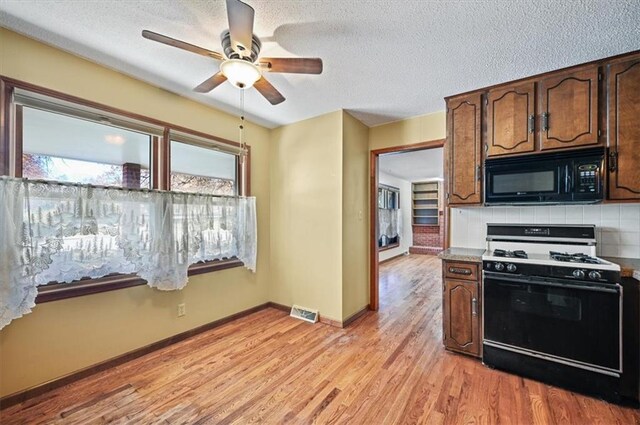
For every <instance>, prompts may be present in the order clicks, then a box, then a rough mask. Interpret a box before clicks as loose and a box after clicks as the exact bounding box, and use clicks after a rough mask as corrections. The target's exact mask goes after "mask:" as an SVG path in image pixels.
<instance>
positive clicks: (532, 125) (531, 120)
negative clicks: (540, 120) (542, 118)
mask: <svg viewBox="0 0 640 425" xmlns="http://www.w3.org/2000/svg"><path fill="white" fill-rule="evenodd" d="M528 125H529V133H533V132H534V130H535V128H536V116H535V115H533V114H531V115H529V122H528Z"/></svg>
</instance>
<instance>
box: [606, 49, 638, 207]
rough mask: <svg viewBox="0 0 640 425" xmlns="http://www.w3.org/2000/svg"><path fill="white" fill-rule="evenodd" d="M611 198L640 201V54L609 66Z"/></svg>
mask: <svg viewBox="0 0 640 425" xmlns="http://www.w3.org/2000/svg"><path fill="white" fill-rule="evenodd" d="M608 87H609V90H608V92H609V108H608V109H609V116H608V125H607V127H608V129H609V199H640V55H638V56H635V57H634V58H633V59H631V60H629V61H626V62H620V63H614V64H612V65H610V66H609V76H608Z"/></svg>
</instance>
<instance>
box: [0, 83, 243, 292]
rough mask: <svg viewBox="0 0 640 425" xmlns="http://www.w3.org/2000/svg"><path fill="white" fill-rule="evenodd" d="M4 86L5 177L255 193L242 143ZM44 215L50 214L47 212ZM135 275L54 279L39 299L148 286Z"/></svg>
mask: <svg viewBox="0 0 640 425" xmlns="http://www.w3.org/2000/svg"><path fill="white" fill-rule="evenodd" d="M0 83H1V84H0V88H1V89H2V91H3V92H2V94H3V96H4V98H5V99H9V100H10V102H2V103H0V115H1V116H2V118H3V120H4V122H8V123H11V125H10V127H9V129H8V131H6V132H5V131H3V132H1V133H0V174H7V175H12V176H16V177H25V178H29V179H40V180H52V181H61V182H70V183H82V184H90V185H96V186H118V187H125V188H134V189H140V188H142V189H167V190H168V189H171V190H175V191H185V192H199V193H210V194H214V195H232V196H233V195H236V194H243V195H246V194H248V191H249V186H250V182H249V177H248V174H249V166H250V158H249V157H247V159H246V161H244V162H240V161H239V156H238V153H239V151H238V145H237V143H235V142H231V141H228V140H224V139H221V138H218V137H215V136H209V135H206V134H204V133H199V132H197V131H192V130H189V129H186V128H181V127H177V126H173V125H172V124H169V123H165V122H162V121H158V120H155V119H153V118H147V117H144V116H142V115H137V114H131V113H128V112H125V111H121V110H118V109H115V108H112V107H109V106H105V105H100V104H98V103H95V102H90V101H86V100H83V99H80V98H75V97H73V96H69V95H66V94H63V93H59V92H55V91H53V90H49V89H45V88H41V87H37V86H34V85H31V84H28V83H24V82H21V81H17V80H12V79H10V78H5V77H0ZM169 135H170V136H169ZM170 140H171V141H170ZM245 173H246V176H245ZM245 188H246V189H245ZM38 213H39V212H37V211H36V212H35V214H38ZM42 215H43V220H44V219H47V218H48V215H47V214H46V212H45V210H44V209H43V210H42ZM92 246H96V245H95V244H94V245H92ZM97 248H100V244H98V245H97ZM242 265H243V263H242V262H241V261H240V260H238V259H236V258H235V257H234V258H229V259H222V260H213V261H205V262H199V263H197V264H193V265H191V266H190V267H189V274H190V275H194V274H200V273H208V272H211V271H215V270H221V269H226V268H232V267H238V266H242ZM127 273H130V270H124V269H123V270H122V273H120V274H115V275H109V276H105V277H103V278H97V279H89V278H81V279H80V280H78V281H73V282H69V283H58V282H50V283H48V284H46V285H44V286H43V287H42V289H41V290H40V293H39V295H38V299H37V302H46V301H53V300H57V299H63V298H68V297H73V296H80V295H85V294H89V293H96V292H103V291H106V290H112V289H119V288H124V287H128V286H133V285H140V284H145V283H146V282H145V281H144V280H142V279H140V278H139V277H138V276H136V275H133V274H127Z"/></svg>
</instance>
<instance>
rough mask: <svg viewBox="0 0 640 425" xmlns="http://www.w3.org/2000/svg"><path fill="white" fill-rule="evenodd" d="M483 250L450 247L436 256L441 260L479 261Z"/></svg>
mask: <svg viewBox="0 0 640 425" xmlns="http://www.w3.org/2000/svg"><path fill="white" fill-rule="evenodd" d="M484 251H485V250H484V249H478V248H462V247H451V248H448V249H447V250H445V251H442V252H441V253H440V254H438V257H439V258H440V259H442V260H450V261H468V262H473V263H481V262H482V254H484Z"/></svg>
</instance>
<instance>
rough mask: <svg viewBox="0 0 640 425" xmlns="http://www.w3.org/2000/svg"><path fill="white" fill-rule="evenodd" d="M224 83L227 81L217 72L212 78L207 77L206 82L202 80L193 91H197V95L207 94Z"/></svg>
mask: <svg viewBox="0 0 640 425" xmlns="http://www.w3.org/2000/svg"><path fill="white" fill-rule="evenodd" d="M225 81H227V77H225V76H224V74H223V73H222V72H218V73H217V74H214V75H213V76H212V77H209V78H207V79H206V80H204V81H203V82H202V83H201V84H200V85H199V86H198V87H196V88H195V89H193V90H194V91H197V92H198V93H209V92H210V91H211V90H213V89H215V88H216V87H218V86H219V85H220V84H222V83H224V82H225Z"/></svg>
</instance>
